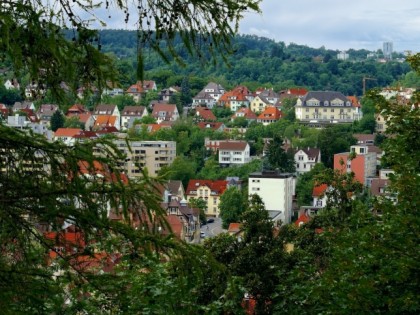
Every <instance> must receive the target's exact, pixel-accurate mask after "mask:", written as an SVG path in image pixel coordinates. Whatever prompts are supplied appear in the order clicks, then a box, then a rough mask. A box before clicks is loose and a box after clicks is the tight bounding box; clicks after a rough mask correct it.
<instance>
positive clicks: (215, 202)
mask: <svg viewBox="0 0 420 315" xmlns="http://www.w3.org/2000/svg"><path fill="white" fill-rule="evenodd" d="M213 204H214V205H217V198H216V197H214V198H213Z"/></svg>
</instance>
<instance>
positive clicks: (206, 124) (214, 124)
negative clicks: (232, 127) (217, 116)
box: [197, 121, 224, 130]
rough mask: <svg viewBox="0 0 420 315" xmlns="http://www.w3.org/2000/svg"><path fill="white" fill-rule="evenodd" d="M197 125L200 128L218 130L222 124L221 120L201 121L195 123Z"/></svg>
mask: <svg viewBox="0 0 420 315" xmlns="http://www.w3.org/2000/svg"><path fill="white" fill-rule="evenodd" d="M197 126H198V128H200V129H212V130H219V129H220V128H221V127H222V126H224V124H223V123H222V122H209V121H201V122H199V123H197Z"/></svg>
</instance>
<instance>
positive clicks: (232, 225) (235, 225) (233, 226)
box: [228, 223, 241, 233]
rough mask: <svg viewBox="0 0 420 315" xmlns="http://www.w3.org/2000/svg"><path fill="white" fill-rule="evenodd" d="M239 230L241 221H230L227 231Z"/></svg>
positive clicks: (236, 231)
mask: <svg viewBox="0 0 420 315" xmlns="http://www.w3.org/2000/svg"><path fill="white" fill-rule="evenodd" d="M240 231H241V223H230V224H229V228H228V232H229V233H238V232H240Z"/></svg>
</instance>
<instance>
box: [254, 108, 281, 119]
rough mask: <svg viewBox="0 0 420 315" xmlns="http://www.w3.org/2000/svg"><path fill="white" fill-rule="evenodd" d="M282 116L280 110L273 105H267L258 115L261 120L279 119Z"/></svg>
mask: <svg viewBox="0 0 420 315" xmlns="http://www.w3.org/2000/svg"><path fill="white" fill-rule="evenodd" d="M281 117H282V113H281V111H280V110H279V109H278V108H277V107H275V106H267V107H266V108H265V110H264V111H263V112H262V113H261V114H260V115H259V116H258V119H262V120H279V119H280V118H281Z"/></svg>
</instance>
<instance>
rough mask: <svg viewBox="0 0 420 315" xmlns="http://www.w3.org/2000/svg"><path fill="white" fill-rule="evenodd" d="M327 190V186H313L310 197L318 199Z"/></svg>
mask: <svg viewBox="0 0 420 315" xmlns="http://www.w3.org/2000/svg"><path fill="white" fill-rule="evenodd" d="M327 188H328V186H327V184H321V185H318V186H315V187H314V188H313V190H312V196H313V197H320V196H322V195H324V193H325V191H326V190H327Z"/></svg>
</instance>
